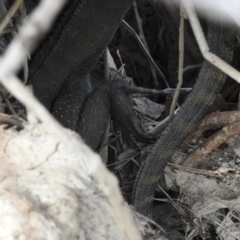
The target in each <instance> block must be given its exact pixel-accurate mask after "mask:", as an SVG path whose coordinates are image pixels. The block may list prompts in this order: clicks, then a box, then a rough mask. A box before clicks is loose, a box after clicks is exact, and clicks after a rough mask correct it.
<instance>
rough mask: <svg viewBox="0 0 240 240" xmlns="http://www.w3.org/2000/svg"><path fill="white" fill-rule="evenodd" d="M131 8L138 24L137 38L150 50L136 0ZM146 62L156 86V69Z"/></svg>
mask: <svg viewBox="0 0 240 240" xmlns="http://www.w3.org/2000/svg"><path fill="white" fill-rule="evenodd" d="M133 10H134V13H135V18H136V22H137V26H138V30H139V38H140V39H141V40H142V43H143V44H144V46H145V48H146V49H147V51H148V52H150V51H149V47H148V44H147V41H146V39H145V36H144V32H143V28H142V19H141V18H140V16H139V13H138V8H137V2H136V1H134V2H133ZM148 62H149V66H150V70H151V72H152V77H153V82H154V86H155V87H156V86H158V85H159V83H158V79H157V74H156V71H155V69H154V67H153V65H152V63H151V61H149V60H148Z"/></svg>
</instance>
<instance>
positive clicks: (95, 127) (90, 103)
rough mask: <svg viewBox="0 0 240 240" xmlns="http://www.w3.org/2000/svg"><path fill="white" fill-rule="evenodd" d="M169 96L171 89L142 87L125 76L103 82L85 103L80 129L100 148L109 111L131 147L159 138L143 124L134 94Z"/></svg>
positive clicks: (88, 140)
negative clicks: (136, 142) (127, 80)
mask: <svg viewBox="0 0 240 240" xmlns="http://www.w3.org/2000/svg"><path fill="white" fill-rule="evenodd" d="M133 93H141V94H151V93H153V94H160V95H166V94H168V93H169V90H167V91H165V90H163V91H159V90H152V89H146V88H139V87H135V86H131V85H129V84H127V83H126V82H125V81H123V80H121V79H115V80H113V81H111V82H103V83H101V84H99V85H98V86H97V87H96V88H95V89H94V90H93V91H92V92H91V93H90V94H89V95H88V97H87V99H86V101H85V102H84V105H83V108H82V111H81V114H80V118H79V122H78V128H77V132H78V133H79V134H80V135H81V137H82V138H83V139H84V140H85V142H86V144H88V145H89V146H90V147H91V148H92V149H93V150H96V149H97V147H98V146H99V144H100V143H101V140H102V137H103V135H104V132H105V129H106V125H107V120H108V117H109V114H110V113H111V117H112V119H113V120H115V121H117V122H118V124H119V125H120V127H121V128H122V132H123V137H124V140H125V141H126V142H127V144H128V146H129V147H131V148H136V147H137V146H136V144H135V141H134V139H133V137H134V138H136V140H138V141H140V142H150V141H155V140H156V138H157V136H155V135H153V134H150V133H148V132H147V131H146V130H145V129H144V128H143V127H142V125H141V122H140V120H139V118H138V115H137V113H136V111H135V110H134V109H133V103H132V99H131V94H133Z"/></svg>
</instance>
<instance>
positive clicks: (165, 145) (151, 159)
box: [132, 24, 234, 217]
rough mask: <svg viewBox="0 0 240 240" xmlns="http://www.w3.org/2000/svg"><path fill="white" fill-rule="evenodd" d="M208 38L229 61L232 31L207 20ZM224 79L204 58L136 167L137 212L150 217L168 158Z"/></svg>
mask: <svg viewBox="0 0 240 240" xmlns="http://www.w3.org/2000/svg"><path fill="white" fill-rule="evenodd" d="M207 39H208V44H209V48H210V50H211V52H213V53H215V54H216V55H218V56H219V57H220V58H222V59H223V60H224V61H226V62H227V63H231V61H232V57H233V44H234V33H233V32H231V31H223V30H222V29H220V27H218V26H215V25H210V24H209V25H208V36H207ZM225 79H226V75H225V74H224V73H222V72H221V71H220V70H218V69H217V68H216V67H214V66H213V65H211V64H210V63H208V62H207V61H205V62H204V63H203V66H202V69H201V71H200V73H199V76H198V79H197V81H196V83H195V85H194V88H193V90H192V92H191V93H190V94H189V96H188V98H187V99H186V101H185V102H184V104H183V105H182V107H181V109H180V110H179V112H178V114H177V116H176V117H175V118H174V119H173V121H172V123H171V124H170V125H169V126H168V127H167V128H166V130H165V131H164V132H163V133H162V135H161V137H160V138H159V139H158V140H157V142H156V143H155V145H154V147H153V148H152V150H151V152H150V154H149V155H148V157H147V159H146V160H145V162H144V164H143V166H142V167H141V169H140V171H139V174H138V177H137V179H136V182H135V186H134V191H133V196H132V199H133V204H134V206H135V208H136V210H137V211H138V212H140V213H142V214H144V215H146V216H148V217H152V202H153V197H154V192H155V189H156V187H157V183H158V181H159V179H160V178H161V176H162V175H163V173H164V169H165V167H166V164H167V162H168V161H169V160H170V159H171V157H172V155H173V154H174V152H175V151H176V150H177V149H178V148H179V147H180V145H181V143H182V141H183V140H184V139H185V137H186V136H187V135H188V134H189V133H190V131H191V130H192V129H193V128H194V127H195V126H196V124H197V122H198V121H199V120H200V119H201V118H202V117H203V116H204V114H205V113H206V110H207V109H208V107H209V106H210V105H211V104H212V103H213V102H214V100H215V97H216V96H217V94H218V93H219V92H220V90H221V88H222V86H223V84H224V82H225Z"/></svg>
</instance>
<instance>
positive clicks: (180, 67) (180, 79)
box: [169, 5, 185, 121]
mask: <svg viewBox="0 0 240 240" xmlns="http://www.w3.org/2000/svg"><path fill="white" fill-rule="evenodd" d="M184 14H185V13H184V9H183V5H181V7H180V26H179V62H178V84H177V88H176V91H175V93H174V95H173V101H172V105H171V108H170V115H169V118H170V121H172V119H173V116H174V110H175V108H176V105H177V99H178V97H179V94H180V89H181V87H182V83H183V61H184Z"/></svg>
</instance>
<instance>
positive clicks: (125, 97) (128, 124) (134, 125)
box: [111, 79, 168, 142]
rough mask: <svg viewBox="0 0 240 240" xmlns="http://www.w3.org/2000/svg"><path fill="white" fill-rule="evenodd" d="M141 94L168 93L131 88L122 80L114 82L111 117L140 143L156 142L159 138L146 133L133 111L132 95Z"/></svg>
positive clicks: (112, 86)
mask: <svg viewBox="0 0 240 240" xmlns="http://www.w3.org/2000/svg"><path fill="white" fill-rule="evenodd" d="M139 93H140V94H151V93H153V94H160V95H166V91H158V90H153V89H147V88H142V87H135V86H131V85H129V84H127V83H126V82H125V81H123V80H120V79H116V80H113V81H112V84H111V94H112V95H111V96H112V98H111V115H112V118H113V119H114V120H116V121H117V122H118V123H119V124H120V126H122V127H124V129H125V130H126V131H128V132H129V133H131V134H132V135H133V136H134V138H136V140H138V141H140V142H149V141H155V140H156V139H157V136H156V135H153V134H150V133H148V132H146V130H145V129H144V128H143V126H142V124H141V122H140V120H139V117H138V115H137V113H136V111H135V110H134V109H133V103H132V99H131V94H139ZM167 93H168V92H167Z"/></svg>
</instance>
